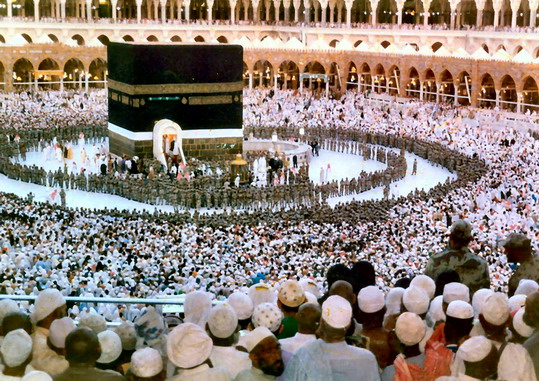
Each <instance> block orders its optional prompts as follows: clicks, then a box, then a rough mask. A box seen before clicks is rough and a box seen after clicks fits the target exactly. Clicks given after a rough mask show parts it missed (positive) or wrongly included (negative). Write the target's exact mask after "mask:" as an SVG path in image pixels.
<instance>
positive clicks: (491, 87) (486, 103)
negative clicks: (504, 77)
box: [478, 73, 497, 108]
mask: <svg viewBox="0 0 539 381" xmlns="http://www.w3.org/2000/svg"><path fill="white" fill-rule="evenodd" d="M496 98H497V97H496V85H495V83H494V79H493V78H492V76H491V75H490V74H489V73H485V74H483V75H482V76H481V91H480V93H479V98H478V101H479V106H480V107H488V108H492V107H494V106H496Z"/></svg>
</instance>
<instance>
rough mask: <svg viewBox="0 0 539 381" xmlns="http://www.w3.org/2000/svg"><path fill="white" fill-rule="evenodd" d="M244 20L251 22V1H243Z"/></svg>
mask: <svg viewBox="0 0 539 381" xmlns="http://www.w3.org/2000/svg"><path fill="white" fill-rule="evenodd" d="M243 19H244V20H249V0H244V1H243Z"/></svg>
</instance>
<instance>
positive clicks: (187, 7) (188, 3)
mask: <svg viewBox="0 0 539 381" xmlns="http://www.w3.org/2000/svg"><path fill="white" fill-rule="evenodd" d="M183 6H184V7H185V21H187V22H189V19H190V18H191V16H190V14H189V13H190V11H191V0H189V1H184V4H183Z"/></svg>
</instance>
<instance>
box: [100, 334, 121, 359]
mask: <svg viewBox="0 0 539 381" xmlns="http://www.w3.org/2000/svg"><path fill="white" fill-rule="evenodd" d="M97 338H98V339H99V345H100V346H101V356H99V358H98V359H97V362H98V363H100V364H110V363H111V362H113V361H115V360H116V359H117V358H118V357H120V355H121V354H122V340H121V339H120V336H118V335H117V334H116V333H115V332H113V331H103V332H100V333H98V334H97Z"/></svg>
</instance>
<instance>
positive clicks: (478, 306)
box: [472, 288, 494, 316]
mask: <svg viewBox="0 0 539 381" xmlns="http://www.w3.org/2000/svg"><path fill="white" fill-rule="evenodd" d="M492 294H494V291H492V290H491V289H490V288H482V289H480V290H477V291H476V292H475V294H473V297H472V307H473V310H474V313H475V316H479V314H480V313H481V310H482V308H483V303H485V299H486V298H487V296H489V295H492Z"/></svg>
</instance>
